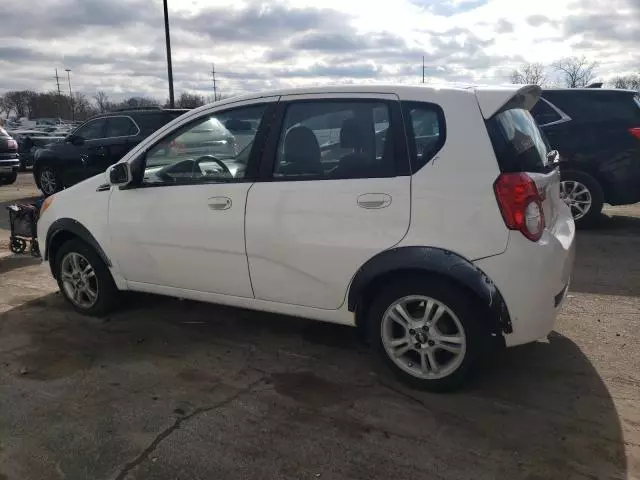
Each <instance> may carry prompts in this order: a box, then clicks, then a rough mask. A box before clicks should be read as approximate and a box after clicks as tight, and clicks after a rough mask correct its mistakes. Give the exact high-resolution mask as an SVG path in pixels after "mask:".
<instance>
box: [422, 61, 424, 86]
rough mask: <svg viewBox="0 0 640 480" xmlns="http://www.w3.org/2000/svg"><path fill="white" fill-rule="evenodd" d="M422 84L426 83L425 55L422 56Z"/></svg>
mask: <svg viewBox="0 0 640 480" xmlns="http://www.w3.org/2000/svg"><path fill="white" fill-rule="evenodd" d="M422 83H424V55H423V56H422Z"/></svg>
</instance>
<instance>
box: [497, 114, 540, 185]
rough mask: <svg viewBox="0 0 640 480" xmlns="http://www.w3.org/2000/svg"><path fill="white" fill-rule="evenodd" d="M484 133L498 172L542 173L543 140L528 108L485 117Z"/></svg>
mask: <svg viewBox="0 0 640 480" xmlns="http://www.w3.org/2000/svg"><path fill="white" fill-rule="evenodd" d="M487 132H488V133H489V138H490V139H491V144H492V145H493V151H494V152H495V155H496V158H497V160H498V164H499V166H500V171H501V172H504V173H516V172H546V171H547V168H548V160H547V152H548V148H547V143H546V142H545V139H544V136H543V135H542V133H541V131H540V129H539V127H538V125H537V124H536V122H535V120H534V119H533V117H532V116H531V114H530V113H529V111H528V110H524V109H521V108H513V109H509V110H505V111H502V112H500V113H498V114H496V115H494V116H493V117H491V118H490V119H489V120H487Z"/></svg>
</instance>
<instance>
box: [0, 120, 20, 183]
mask: <svg viewBox="0 0 640 480" xmlns="http://www.w3.org/2000/svg"><path fill="white" fill-rule="evenodd" d="M18 168H20V156H19V155H18V142H16V141H15V140H14V139H13V137H11V135H9V134H8V133H7V131H6V130H5V129H4V128H2V127H0V185H9V184H11V183H14V182H15V181H16V179H17V178H18Z"/></svg>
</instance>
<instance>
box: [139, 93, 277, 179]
mask: <svg viewBox="0 0 640 480" xmlns="http://www.w3.org/2000/svg"><path fill="white" fill-rule="evenodd" d="M265 109H266V107H265V106H264V105H255V106H250V107H240V108H236V109H232V110H226V111H223V112H216V113H212V114H209V115H207V116H205V117H201V118H199V119H197V120H195V121H194V122H192V123H189V124H188V125H186V126H183V127H181V128H180V129H178V130H177V131H174V132H172V133H171V134H169V135H168V136H166V137H165V138H164V139H163V140H161V141H160V142H159V143H157V144H156V145H154V146H153V147H151V149H149V151H148V152H147V154H146V165H145V171H144V180H143V181H144V183H147V184H157V183H194V182H195V183H211V182H213V183H216V182H221V181H234V180H242V179H244V177H245V174H246V169H247V163H248V161H249V154H250V153H251V147H252V145H253V140H254V138H255V136H256V133H257V130H258V127H259V125H260V122H261V121H262V117H263V115H264V112H265Z"/></svg>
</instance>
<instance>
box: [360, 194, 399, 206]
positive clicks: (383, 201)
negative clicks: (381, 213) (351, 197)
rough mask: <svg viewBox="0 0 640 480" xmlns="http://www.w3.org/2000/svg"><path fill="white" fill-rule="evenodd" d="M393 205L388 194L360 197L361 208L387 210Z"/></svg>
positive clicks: (363, 195)
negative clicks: (386, 208)
mask: <svg viewBox="0 0 640 480" xmlns="http://www.w3.org/2000/svg"><path fill="white" fill-rule="evenodd" d="M389 205H391V195H387V194H386V193H363V194H362V195H360V196H359V197H358V206H359V207H360V208H367V209H373V208H385V207H388V206H389Z"/></svg>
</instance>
